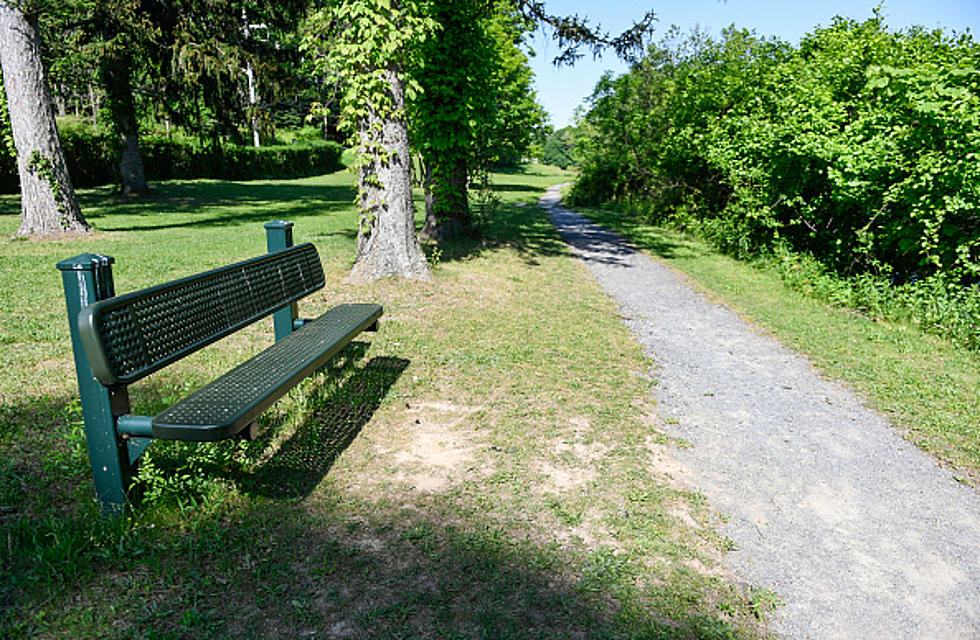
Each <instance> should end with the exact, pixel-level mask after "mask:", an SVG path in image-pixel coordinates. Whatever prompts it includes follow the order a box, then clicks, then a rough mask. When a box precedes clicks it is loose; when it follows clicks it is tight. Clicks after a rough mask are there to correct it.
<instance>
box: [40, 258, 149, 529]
mask: <svg viewBox="0 0 980 640" xmlns="http://www.w3.org/2000/svg"><path fill="white" fill-rule="evenodd" d="M113 261H114V260H113V258H112V257H110V256H100V255H96V254H92V253H85V254H82V255H79V256H75V257H74V258H69V259H68V260H63V261H62V262H59V263H58V269H59V270H61V277H62V281H63V283H64V287H65V302H66V305H67V307H68V326H69V328H70V330H71V344H72V351H73V353H74V356H75V372H76V373H77V375H78V391H79V395H80V396H81V400H82V416H83V418H84V420H85V438H86V440H87V441H88V457H89V462H90V463H91V465H92V475H93V476H94V480H95V493H96V495H97V496H98V499H99V509H100V511H101V512H102V514H103V515H119V514H122V513H123V511H124V509H125V504H126V488H127V487H128V485H129V484H130V482H131V481H132V478H133V463H132V462H131V460H130V451H129V444H128V442H127V440H126V439H124V438H121V437H120V436H119V435H118V434H117V433H116V417H117V416H119V415H121V414H123V413H128V412H129V396H128V394H127V393H126V388H125V387H121V388H120V389H117V390H110V389H108V388H106V387H104V386H103V385H102V384H101V383H100V382H99V381H98V380H96V379H95V374H93V373H92V367H91V365H90V364H89V360H88V356H86V355H85V350H84V349H83V348H82V342H81V339H80V337H79V332H78V312H79V311H80V310H81V309H82V307H84V306H86V305H89V304H92V303H94V302H97V301H99V300H104V299H106V298H111V297H113V296H114V295H115V290H114V285H113V281H112V263H113Z"/></svg>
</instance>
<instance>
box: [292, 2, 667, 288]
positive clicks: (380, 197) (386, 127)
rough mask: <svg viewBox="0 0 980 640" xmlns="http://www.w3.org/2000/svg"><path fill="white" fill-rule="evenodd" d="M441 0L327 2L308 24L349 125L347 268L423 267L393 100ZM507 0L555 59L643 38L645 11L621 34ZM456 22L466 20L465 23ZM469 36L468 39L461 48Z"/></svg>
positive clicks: (408, 82) (382, 271)
mask: <svg viewBox="0 0 980 640" xmlns="http://www.w3.org/2000/svg"><path fill="white" fill-rule="evenodd" d="M469 2H471V0H447V2H446V3H444V4H446V5H447V6H448V8H449V9H455V10H460V9H461V8H469V7H470V4H467V3H469ZM457 3H458V4H457ZM442 4H443V3H428V2H424V1H423V0H335V1H334V2H333V3H330V4H328V6H327V7H326V8H323V9H320V10H318V11H316V12H314V14H313V17H312V19H311V20H310V21H309V22H308V26H307V29H306V34H305V42H304V44H305V49H306V51H307V53H308V54H310V55H312V56H313V57H315V58H317V60H318V61H319V64H318V66H317V70H318V71H319V72H324V71H327V70H331V71H333V72H335V73H336V74H337V75H338V76H339V78H340V80H341V81H342V83H343V86H344V91H345V95H344V99H343V109H342V119H343V121H344V122H346V124H347V127H348V130H350V131H353V132H354V139H355V141H356V143H357V146H358V152H359V153H358V156H359V169H358V186H359V191H360V209H361V226H360V232H359V233H360V235H359V242H358V255H357V259H356V262H355V266H354V269H353V271H352V275H354V276H366V277H370V278H376V277H384V276H391V275H394V276H406V277H427V274H428V268H427V266H426V265H425V261H424V259H423V256H422V251H421V247H420V246H419V244H418V240H417V238H416V236H415V233H414V216H415V212H414V207H413V206H412V202H411V197H410V194H411V171H410V163H409V159H408V157H407V155H405V154H406V153H407V152H408V126H407V121H406V115H405V107H404V102H403V101H402V100H403V97H404V96H405V95H406V90H407V93H408V94H411V93H412V92H413V91H414V89H415V88H416V87H417V82H415V79H414V78H412V77H411V76H406V72H408V71H410V70H412V69H418V68H420V67H419V66H418V65H417V60H418V56H419V55H420V47H421V45H422V44H423V43H424V42H426V40H427V39H428V38H429V37H431V36H432V34H433V33H434V32H435V31H436V30H437V29H439V28H440V25H439V24H438V21H436V20H434V19H432V15H433V12H438V11H440V8H441V6H442ZM471 4H472V7H473V8H474V9H475V10H477V11H479V12H482V14H483V15H486V14H488V13H490V12H492V11H493V10H494V8H495V7H496V5H497V4H498V1H497V0H482V1H477V0H473V1H472V3H471ZM516 8H517V10H518V11H519V12H520V14H521V15H523V16H524V17H526V18H527V19H528V20H531V21H534V22H536V23H544V24H548V25H551V26H552V27H553V28H554V32H555V34H556V37H557V38H558V40H559V44H560V45H561V47H562V55H561V56H560V57H559V61H562V62H573V61H574V60H575V59H576V58H577V57H579V56H580V55H581V54H579V53H578V50H579V48H580V47H582V46H586V47H588V48H590V49H591V50H592V51H593V52H594V53H598V52H599V51H600V50H602V49H603V48H605V47H612V48H613V49H614V50H615V51H616V53H617V54H619V55H627V54H628V53H630V52H631V51H634V50H636V49H638V48H640V47H641V46H642V45H643V43H644V41H645V40H644V38H645V35H646V34H647V32H648V31H649V28H650V25H651V24H652V21H653V14H652V13H648V14H647V15H646V16H645V17H644V18H643V19H642V20H641V21H640V22H638V23H636V24H635V25H634V26H633V27H632V28H630V29H629V30H627V31H626V32H624V33H623V34H621V35H620V36H617V37H616V38H610V37H609V36H608V35H606V34H604V33H602V32H601V31H600V30H599V29H598V28H596V29H592V28H591V27H590V25H589V24H588V23H587V22H586V21H583V20H581V19H579V18H577V17H572V18H560V17H556V16H553V15H551V14H549V13H548V12H547V11H546V10H545V8H544V5H543V4H542V3H540V2H533V1H530V0H518V1H517V2H516ZM449 13H451V11H450V12H449ZM457 26H458V27H459V28H461V29H465V28H466V25H465V24H459V25H457ZM474 44H475V43H474V42H467V43H464V44H462V46H463V47H464V48H465V47H469V46H474ZM462 52H463V51H462V50H460V51H458V53H460V54H461V53H462ZM318 53H325V55H320V56H318V55H317V54H318ZM409 97H410V96H409ZM456 115H457V117H459V116H460V114H459V113H457V114H456ZM450 166H451V167H452V165H450ZM464 169H465V165H464V166H460V165H456V166H455V167H454V168H452V169H450V170H449V176H450V177H449V178H448V180H447V181H448V182H456V181H458V176H459V175H461V173H462V172H463V170H464Z"/></svg>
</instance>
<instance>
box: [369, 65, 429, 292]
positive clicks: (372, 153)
mask: <svg viewBox="0 0 980 640" xmlns="http://www.w3.org/2000/svg"><path fill="white" fill-rule="evenodd" d="M385 77H386V79H387V81H388V87H389V92H390V100H391V106H392V107H393V111H392V112H391V113H389V114H388V115H387V117H381V116H380V115H379V114H378V113H376V112H375V111H374V110H373V109H371V110H369V112H368V114H367V115H366V116H365V117H364V118H363V119H362V120H361V123H360V127H359V129H360V153H361V154H362V155H363V156H364V157H365V158H366V159H365V160H363V161H362V163H361V165H360V166H359V167H358V187H359V189H358V191H359V194H360V195H359V205H360V206H359V209H360V212H361V222H360V231H359V233H358V237H357V259H356V260H355V262H354V268H353V269H352V270H351V274H350V276H351V278H352V279H368V280H373V279H376V278H383V277H387V276H401V277H409V278H423V279H424V278H428V277H429V267H428V265H427V264H426V262H425V256H424V254H423V253H422V248H421V246H420V245H419V241H418V238H417V237H416V235H415V208H414V203H413V201H412V180H411V156H410V155H409V149H408V123H407V122H406V121H405V116H404V114H405V87H404V83H403V81H402V78H401V74H400V73H399V72H398V69H397V68H393V67H392V68H388V69H387V70H386V71H385Z"/></svg>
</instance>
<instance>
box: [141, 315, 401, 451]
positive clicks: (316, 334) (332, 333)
mask: <svg viewBox="0 0 980 640" xmlns="http://www.w3.org/2000/svg"><path fill="white" fill-rule="evenodd" d="M381 314H382V307H381V306H380V305H377V304H368V303H361V304H342V305H339V306H337V307H334V308H333V309H330V310H329V311H327V312H326V313H324V314H323V315H322V316H320V317H319V318H317V319H316V320H314V321H312V322H309V323H307V324H305V325H303V326H302V327H300V328H299V329H297V330H296V331H295V332H293V333H292V334H290V335H289V336H287V337H286V338H284V339H282V340H280V341H279V342H276V343H275V344H274V345H272V346H271V347H269V348H268V349H266V350H265V351H263V352H261V353H259V354H258V355H256V356H255V357H253V358H252V359H250V360H248V361H246V362H243V363H242V364H240V365H239V366H237V367H236V368H234V369H232V370H231V371H229V372H228V373H226V374H224V375H223V376H221V377H220V378H217V379H216V380H214V381H213V382H211V383H209V384H208V385H206V386H204V387H202V388H200V389H198V390H197V391H195V392H194V393H192V394H191V395H189V396H187V397H186V398H184V399H183V400H181V401H180V402H178V403H177V404H175V405H173V406H172V407H170V408H169V409H167V410H165V411H164V412H162V413H160V414H159V415H157V416H156V417H154V418H153V421H152V428H153V437H154V438H159V439H164V440H191V441H196V442H210V441H216V440H223V439H225V438H229V437H232V436H234V435H236V434H238V433H239V432H241V431H242V430H243V429H245V428H246V427H248V426H249V425H250V424H251V423H252V422H254V421H255V419H256V418H257V417H258V415H259V414H261V413H262V412H263V411H265V409H267V408H268V407H269V406H270V405H272V403H274V402H275V401H276V400H278V399H279V398H281V397H282V396H283V395H285V393H286V392H288V391H289V390H290V389H291V388H292V387H294V386H295V385H296V384H297V383H298V382H299V381H300V380H302V379H303V378H305V377H306V376H308V375H309V374H310V373H312V372H313V371H315V370H316V369H318V368H320V367H322V366H323V365H324V364H326V362H327V361H329V360H330V359H331V358H332V357H333V356H334V355H336V354H337V353H338V352H339V351H340V350H341V349H343V348H344V347H345V346H346V345H347V344H348V343H349V342H350V341H351V340H353V338H354V337H355V336H356V335H357V334H358V333H360V332H361V331H364V330H369V329H371V328H373V327H374V326H375V325H376V324H377V322H378V318H380V317H381Z"/></svg>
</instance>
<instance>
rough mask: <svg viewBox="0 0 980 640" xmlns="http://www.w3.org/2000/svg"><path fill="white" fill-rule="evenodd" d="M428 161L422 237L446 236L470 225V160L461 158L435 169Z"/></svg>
mask: <svg viewBox="0 0 980 640" xmlns="http://www.w3.org/2000/svg"><path fill="white" fill-rule="evenodd" d="M433 164H435V163H432V162H427V163H426V179H425V225H424V226H423V227H422V234H421V235H422V237H423V238H426V239H429V240H436V241H440V240H444V239H446V238H452V237H454V236H457V235H459V234H461V233H462V232H463V231H465V230H466V229H467V227H469V226H470V223H471V219H470V202H469V196H468V193H467V189H468V187H469V171H468V168H467V164H466V160H464V159H458V160H457V161H456V162H454V163H453V164H452V165H451V166H449V167H445V166H441V165H439V164H436V167H438V168H437V169H436V170H435V171H434V170H433Z"/></svg>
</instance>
